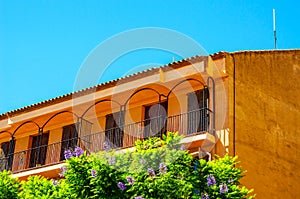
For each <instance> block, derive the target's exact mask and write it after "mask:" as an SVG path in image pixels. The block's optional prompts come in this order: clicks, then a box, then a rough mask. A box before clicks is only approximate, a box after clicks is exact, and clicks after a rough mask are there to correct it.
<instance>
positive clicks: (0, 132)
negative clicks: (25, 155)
mask: <svg viewBox="0 0 300 199" xmlns="http://www.w3.org/2000/svg"><path fill="white" fill-rule="evenodd" d="M2 133H8V134H9V135H10V136H13V134H12V133H11V132H9V131H0V134H2Z"/></svg>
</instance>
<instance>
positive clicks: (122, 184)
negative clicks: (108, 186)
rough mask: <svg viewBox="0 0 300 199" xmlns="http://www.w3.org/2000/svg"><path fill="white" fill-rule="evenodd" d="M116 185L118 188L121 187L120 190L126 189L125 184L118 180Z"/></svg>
mask: <svg viewBox="0 0 300 199" xmlns="http://www.w3.org/2000/svg"><path fill="white" fill-rule="evenodd" d="M118 187H119V189H121V190H122V191H124V190H125V189H126V185H125V184H124V183H123V182H118Z"/></svg>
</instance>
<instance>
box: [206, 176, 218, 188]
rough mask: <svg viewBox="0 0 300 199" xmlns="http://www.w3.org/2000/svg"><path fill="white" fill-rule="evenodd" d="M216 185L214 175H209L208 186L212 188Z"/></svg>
mask: <svg viewBox="0 0 300 199" xmlns="http://www.w3.org/2000/svg"><path fill="white" fill-rule="evenodd" d="M215 184H216V179H215V177H214V176H213V175H211V174H209V175H208V176H207V186H212V185H215Z"/></svg>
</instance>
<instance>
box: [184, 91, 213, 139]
mask: <svg viewBox="0 0 300 199" xmlns="http://www.w3.org/2000/svg"><path fill="white" fill-rule="evenodd" d="M208 96H209V94H208V90H207V89H202V90H198V91H195V92H192V93H189V94H188V95H187V97H188V134H193V133H196V132H203V131H207V128H208V121H209V120H208V113H207V107H208ZM196 110H199V111H196Z"/></svg>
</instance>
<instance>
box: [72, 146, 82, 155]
mask: <svg viewBox="0 0 300 199" xmlns="http://www.w3.org/2000/svg"><path fill="white" fill-rule="evenodd" d="M73 154H74V156H75V157H79V156H81V155H82V154H84V151H83V149H82V148H80V147H78V146H77V147H75V149H74V153H73Z"/></svg>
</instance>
